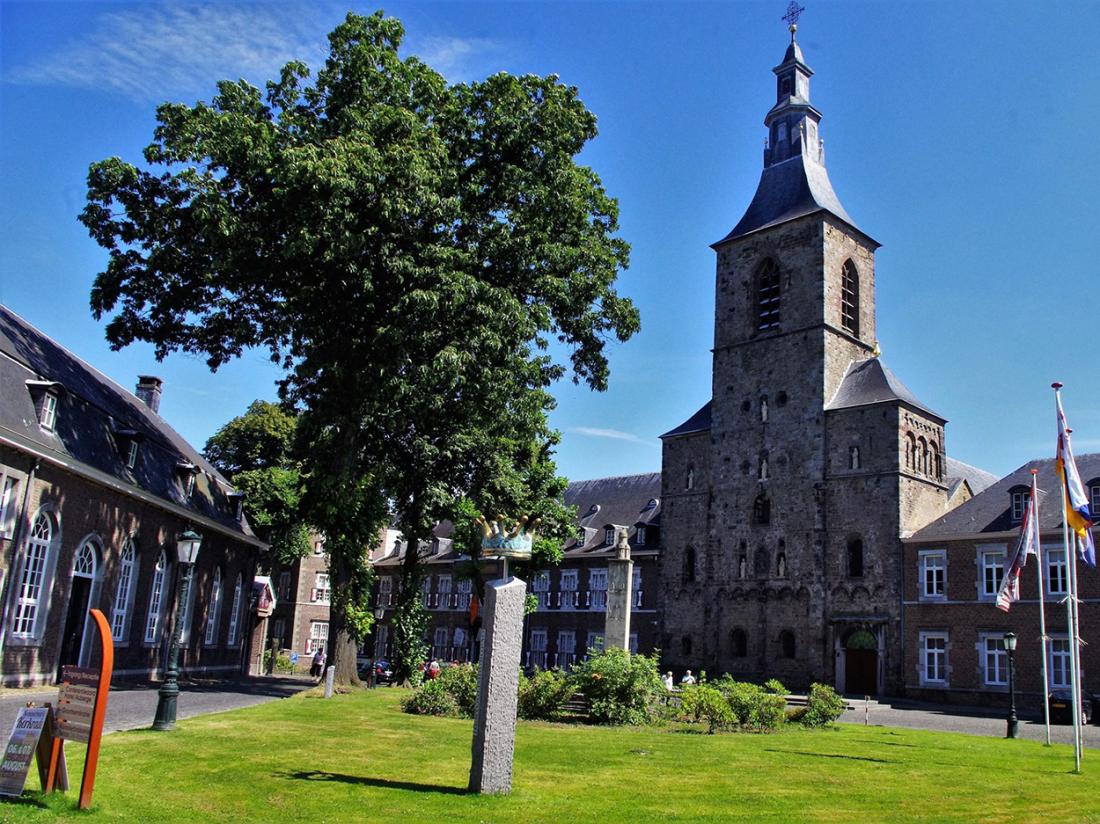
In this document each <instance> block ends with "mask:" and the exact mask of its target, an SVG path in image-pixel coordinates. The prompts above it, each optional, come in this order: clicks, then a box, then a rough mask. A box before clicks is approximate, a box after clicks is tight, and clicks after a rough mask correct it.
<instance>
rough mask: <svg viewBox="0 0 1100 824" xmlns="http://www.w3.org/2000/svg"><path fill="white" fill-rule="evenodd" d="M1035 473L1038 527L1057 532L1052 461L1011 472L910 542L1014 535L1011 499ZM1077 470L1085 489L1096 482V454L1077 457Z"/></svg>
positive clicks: (1099, 471)
mask: <svg viewBox="0 0 1100 824" xmlns="http://www.w3.org/2000/svg"><path fill="white" fill-rule="evenodd" d="M1032 469H1036V470H1038V475H1036V482H1037V484H1038V487H1039V498H1038V501H1039V528H1040V529H1041V530H1043V531H1044V532H1046V531H1056V530H1060V529H1061V526H1062V506H1061V501H1060V500H1059V492H1058V490H1059V481H1058V476H1057V472H1056V469H1055V466H1054V459H1053V458H1043V459H1040V460H1034V461H1029V462H1028V463H1026V464H1024V465H1023V466H1021V467H1020V468H1019V469H1017V470H1015V471H1014V472H1011V473H1009V474H1008V475H1005V476H1004V477H1003V478H1001V479H1000V480H999V481H997V482H996V483H994V484H992V485H991V486H989V487H987V488H986V489H985V490H983V491H982V492H980V493H979V494H977V495H975V496H974V497H973V498H971V499H970V500H969V501H967V502H966V503H964V504H962V505H960V506H958V507H956V508H955V509H953V510H951V511H950V512H948V513H947V514H946V515H944V516H943V517H942V518H939V519H937V520H935V521H933V522H932V523H930V524H929V525H928V526H926V527H925V528H924V529H921V530H919V531H917V532H916V533H914V534H913V536H912V537H911V538H910V539H909V540H910V541H920V542H926V541H943V540H950V539H952V538H957V537H960V536H968V535H984V534H987V533H988V534H989V535H990V536H991V537H992V536H998V537H999V536H1000V535H1003V534H1004V533H1008V534H1010V535H1015V534H1016V533H1017V532H1018V530H1019V527H1020V524H1019V523H1018V522H1014V521H1013V520H1012V496H1011V495H1010V494H1009V493H1010V492H1011V490H1012V489H1014V488H1015V487H1028V486H1030V485H1031V470H1032ZM1077 471H1078V472H1079V473H1080V474H1081V480H1082V482H1083V483H1084V484H1085V485H1086V487H1091V486H1093V485H1095V483H1100V453H1096V452H1094V453H1091V454H1088V455H1078V456H1077Z"/></svg>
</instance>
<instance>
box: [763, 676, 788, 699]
mask: <svg viewBox="0 0 1100 824" xmlns="http://www.w3.org/2000/svg"><path fill="white" fill-rule="evenodd" d="M764 689H765V691H767V692H770V693H771V694H772V695H783V696H785V695H786V694H787V688H786V687H785V686H783V682H782V681H780V680H779V679H778V678H769V679H768V680H767V681H765V682H764Z"/></svg>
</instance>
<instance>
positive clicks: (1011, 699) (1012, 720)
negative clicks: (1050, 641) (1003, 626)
mask: <svg viewBox="0 0 1100 824" xmlns="http://www.w3.org/2000/svg"><path fill="white" fill-rule="evenodd" d="M1005 649H1006V650H1007V651H1008V733H1007V734H1006V735H1005V738H1016V737H1017V736H1018V734H1019V731H1020V722H1019V721H1018V720H1017V719H1016V633H1014V632H1006V633H1005Z"/></svg>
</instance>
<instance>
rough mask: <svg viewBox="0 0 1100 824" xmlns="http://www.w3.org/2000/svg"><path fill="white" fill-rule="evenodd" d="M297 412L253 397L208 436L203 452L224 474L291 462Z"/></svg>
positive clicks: (269, 467)
mask: <svg viewBox="0 0 1100 824" xmlns="http://www.w3.org/2000/svg"><path fill="white" fill-rule="evenodd" d="M296 418H297V416H296V415H295V414H294V413H293V411H287V410H286V409H285V408H283V407H282V406H280V405H279V404H275V403H271V402H270V401H261V400H256V401H253V402H252V403H251V404H249V406H248V410H247V411H246V412H245V413H244V414H243V415H241V416H239V417H236V418H233V420H231V421H230V422H229V423H227V424H226V425H225V426H223V427H222V428H221V429H219V430H218V431H217V432H215V433H214V434H213V435H211V436H210V439H209V440H207V442H206V447H205V448H204V449H203V454H204V455H206V459H207V460H208V461H210V463H212V464H214V466H216V467H217V468H218V469H219V470H220V471H221V472H224V473H225V474H227V475H237V474H238V473H241V472H254V471H256V470H258V469H271V468H282V467H286V466H288V465H289V464H290V463H291V455H290V449H291V445H292V444H293V442H294V429H295V427H296V425H297V420H296Z"/></svg>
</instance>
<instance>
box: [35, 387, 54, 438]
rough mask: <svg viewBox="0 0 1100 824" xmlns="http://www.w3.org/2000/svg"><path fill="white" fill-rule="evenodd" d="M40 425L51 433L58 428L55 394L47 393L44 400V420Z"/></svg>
mask: <svg viewBox="0 0 1100 824" xmlns="http://www.w3.org/2000/svg"><path fill="white" fill-rule="evenodd" d="M39 423H41V424H42V428H43V429H48V430H49V431H50V432H53V431H54V427H55V426H57V395H56V394H55V393H53V392H47V393H46V394H45V396H43V398H42V420H41V421H39Z"/></svg>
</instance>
